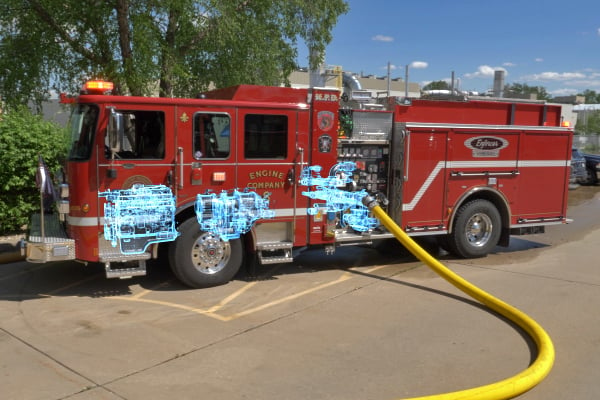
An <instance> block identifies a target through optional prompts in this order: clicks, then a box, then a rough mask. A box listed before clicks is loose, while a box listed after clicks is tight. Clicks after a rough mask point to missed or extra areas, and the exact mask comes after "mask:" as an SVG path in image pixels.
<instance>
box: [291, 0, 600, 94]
mask: <svg viewBox="0 0 600 400" xmlns="http://www.w3.org/2000/svg"><path fill="white" fill-rule="evenodd" d="M347 2H348V4H349V5H350V11H349V12H348V13H347V14H345V15H342V16H341V17H340V18H339V20H338V23H337V26H336V27H335V29H334V31H333V41H332V42H331V43H330V44H329V45H328V47H327V54H326V64H327V65H340V66H342V68H343V69H344V71H352V72H355V73H361V72H362V73H364V74H365V75H370V74H373V75H378V76H384V75H386V74H387V63H388V62H390V63H391V64H392V77H402V78H403V77H404V68H405V65H407V64H408V65H410V66H411V67H410V75H409V80H410V81H413V82H419V83H420V84H421V85H424V84H426V83H428V82H430V81H436V80H444V79H447V80H449V78H450V76H451V74H452V71H454V73H455V77H456V78H458V79H460V82H459V83H460V88H461V89H463V90H476V91H485V90H487V89H491V88H492V86H493V76H494V70H496V69H504V70H505V71H506V77H505V82H506V83H526V84H528V85H530V86H544V87H545V88H546V90H547V91H548V92H549V93H550V94H551V95H554V96H559V95H567V94H575V93H578V92H583V91H584V90H585V89H590V90H595V91H596V92H599V93H600V0H578V1H571V2H568V1H559V0H520V1H518V0H504V1H492V0H454V1H452V0H447V1H444V0H417V1H414V0H408V1H407V0H347ZM299 51H300V54H299V61H298V62H299V64H300V65H301V66H307V65H308V61H307V59H306V50H304V49H302V48H300V49H299Z"/></svg>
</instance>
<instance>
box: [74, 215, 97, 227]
mask: <svg viewBox="0 0 600 400" xmlns="http://www.w3.org/2000/svg"><path fill="white" fill-rule="evenodd" d="M103 220H104V218H100V222H98V217H71V216H70V215H67V223H68V224H69V225H72V226H97V225H98V224H99V223H100V224H101V225H104V221H103Z"/></svg>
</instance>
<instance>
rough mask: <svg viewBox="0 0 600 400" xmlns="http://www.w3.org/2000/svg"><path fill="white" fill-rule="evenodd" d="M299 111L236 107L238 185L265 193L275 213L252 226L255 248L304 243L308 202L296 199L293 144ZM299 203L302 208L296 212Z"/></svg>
mask: <svg viewBox="0 0 600 400" xmlns="http://www.w3.org/2000/svg"><path fill="white" fill-rule="evenodd" d="M299 112H300V111H298V110H295V109H269V108H265V109H261V108H250V109H248V108H240V109H238V116H237V126H238V132H237V135H238V137H239V138H240V140H239V141H238V145H237V183H238V187H239V189H240V190H244V189H247V190H250V191H254V192H256V193H257V194H259V195H260V196H262V197H263V198H268V199H269V209H270V210H272V211H274V212H275V216H274V218H273V219H270V220H262V221H259V222H258V223H257V225H256V227H255V229H254V234H255V242H256V245H257V249H258V250H259V251H260V250H261V249H269V248H278V246H280V247H279V248H282V249H283V248H290V249H291V247H292V245H293V246H299V245H304V244H306V236H305V234H304V235H303V234H301V233H302V232H301V231H305V229H306V203H307V201H306V200H305V199H302V198H299V197H302V196H300V193H299V192H298V188H297V179H298V177H299V174H300V168H301V166H300V161H299V160H300V156H299V151H298V148H299V147H298V146H297V143H298V132H299V131H298V122H299V121H298V113H299ZM303 137H304V136H303ZM299 202H301V203H302V204H301V205H300V204H299ZM299 206H301V208H300V210H304V212H300V213H299V212H298V211H297V210H298V207H299ZM297 231H298V232H297ZM261 246H262V247H261Z"/></svg>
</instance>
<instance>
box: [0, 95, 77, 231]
mask: <svg viewBox="0 0 600 400" xmlns="http://www.w3.org/2000/svg"><path fill="white" fill-rule="evenodd" d="M67 143H68V140H67V135H66V130H65V129H64V128H60V127H59V126H58V125H56V124H54V123H51V122H47V121H44V120H43V119H42V117H41V116H39V115H34V114H32V112H31V111H30V110H29V109H28V108H26V107H23V106H21V107H18V108H15V109H12V110H11V111H9V112H7V113H5V114H0V149H2V151H0V165H2V168H0V235H3V234H7V233H13V232H17V231H19V230H20V229H21V227H22V226H23V225H25V224H27V223H29V218H30V216H31V214H32V213H33V212H36V211H38V210H39V208H40V197H39V196H40V192H39V190H38V189H37V187H36V182H35V178H34V177H35V176H36V170H37V165H38V155H41V156H42V157H43V158H44V160H45V161H46V164H47V166H48V170H49V171H56V170H58V168H59V165H60V162H61V161H62V157H64V155H65V154H66V147H67Z"/></svg>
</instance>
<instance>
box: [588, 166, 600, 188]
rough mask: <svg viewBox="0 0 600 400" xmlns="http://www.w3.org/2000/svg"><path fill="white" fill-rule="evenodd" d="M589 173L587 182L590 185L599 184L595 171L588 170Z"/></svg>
mask: <svg viewBox="0 0 600 400" xmlns="http://www.w3.org/2000/svg"><path fill="white" fill-rule="evenodd" d="M586 171H587V182H586V183H588V184H590V185H595V184H597V183H598V175H597V173H596V170H595V169H592V168H586Z"/></svg>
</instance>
